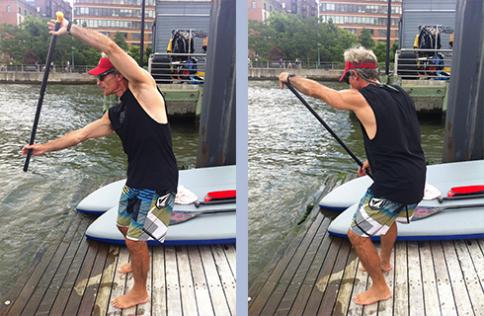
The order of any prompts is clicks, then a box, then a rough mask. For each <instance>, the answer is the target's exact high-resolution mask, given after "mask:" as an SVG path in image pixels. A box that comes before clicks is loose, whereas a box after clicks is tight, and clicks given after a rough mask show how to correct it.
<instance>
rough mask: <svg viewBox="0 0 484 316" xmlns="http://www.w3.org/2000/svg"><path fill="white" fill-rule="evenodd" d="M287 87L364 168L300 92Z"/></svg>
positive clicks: (289, 84)
mask: <svg viewBox="0 0 484 316" xmlns="http://www.w3.org/2000/svg"><path fill="white" fill-rule="evenodd" d="M286 86H287V87H288V88H289V90H291V92H292V93H294V95H295V96H296V97H297V98H298V99H299V101H301V102H302V104H304V106H305V107H306V108H307V109H308V110H309V112H311V113H312V114H313V115H314V117H316V119H317V120H318V121H319V123H321V124H322V125H323V126H324V128H325V129H326V130H327V131H328V132H329V133H330V134H331V136H333V138H334V139H336V141H337V142H338V143H339V144H340V145H341V147H343V148H344V150H346V152H347V153H348V154H349V155H350V156H351V158H353V160H354V161H355V162H356V163H357V164H358V166H360V167H363V163H362V162H361V160H360V159H359V158H358V157H356V155H355V154H354V153H353V152H352V151H351V149H349V148H348V146H346V144H345V143H344V142H343V141H342V140H341V138H339V137H338V135H336V133H335V132H334V131H333V130H332V129H331V127H329V125H328V124H326V122H325V121H324V120H323V119H322V118H321V116H319V114H318V113H316V111H314V110H313V108H312V107H311V106H310V105H309V104H308V103H307V102H306V100H305V99H304V98H303V97H302V96H301V94H299V92H298V91H297V90H296V89H295V88H294V87H293V86H292V85H291V83H290V82H289V81H288V82H286ZM365 171H366V174H367V175H368V176H369V177H370V178H371V179H373V176H372V175H371V172H369V170H365Z"/></svg>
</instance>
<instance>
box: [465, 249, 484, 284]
mask: <svg viewBox="0 0 484 316" xmlns="http://www.w3.org/2000/svg"><path fill="white" fill-rule="evenodd" d="M467 248H468V249H469V253H470V254H471V257H472V262H473V263H474V268H475V269H476V272H477V277H478V279H479V283H480V284H481V288H482V291H484V251H483V250H482V249H481V248H480V247H479V241H478V240H469V241H468V242H467ZM483 249H484V247H483Z"/></svg>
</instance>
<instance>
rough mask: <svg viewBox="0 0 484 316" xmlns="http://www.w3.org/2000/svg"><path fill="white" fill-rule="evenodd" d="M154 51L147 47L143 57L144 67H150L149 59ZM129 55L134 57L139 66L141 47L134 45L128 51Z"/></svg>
mask: <svg viewBox="0 0 484 316" xmlns="http://www.w3.org/2000/svg"><path fill="white" fill-rule="evenodd" d="M151 53H152V51H151V47H149V46H148V47H145V54H144V57H143V66H148V59H149V58H150V55H151ZM128 55H129V56H131V57H133V59H134V60H136V62H137V63H138V64H139V46H136V45H133V46H131V47H130V48H129V50H128Z"/></svg>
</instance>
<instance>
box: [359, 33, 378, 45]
mask: <svg viewBox="0 0 484 316" xmlns="http://www.w3.org/2000/svg"><path fill="white" fill-rule="evenodd" d="M360 44H361V46H363V47H365V48H368V49H373V47H375V41H374V40H373V38H372V37H371V31H370V30H369V29H363V30H362V31H361V33H360Z"/></svg>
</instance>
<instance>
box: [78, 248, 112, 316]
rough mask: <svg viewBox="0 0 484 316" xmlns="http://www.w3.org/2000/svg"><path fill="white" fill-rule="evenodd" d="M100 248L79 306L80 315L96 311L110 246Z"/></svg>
mask: <svg viewBox="0 0 484 316" xmlns="http://www.w3.org/2000/svg"><path fill="white" fill-rule="evenodd" d="M98 247H99V250H98V252H97V254H96V260H95V261H94V265H93V267H92V270H91V274H90V276H89V279H88V282H87V285H86V289H85V290H84V295H83V296H82V300H81V304H80V305H79V310H78V315H90V314H92V311H93V309H94V305H95V302H96V296H97V293H98V289H99V285H100V283H101V278H102V272H103V269H104V265H105V263H106V258H107V256H108V247H109V246H107V245H101V244H100V245H98Z"/></svg>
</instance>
